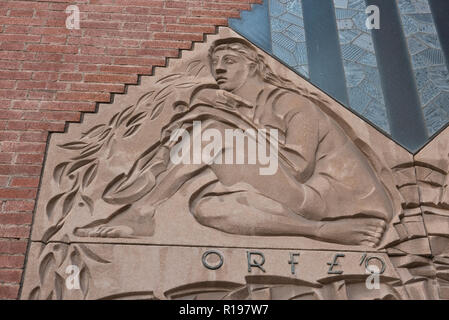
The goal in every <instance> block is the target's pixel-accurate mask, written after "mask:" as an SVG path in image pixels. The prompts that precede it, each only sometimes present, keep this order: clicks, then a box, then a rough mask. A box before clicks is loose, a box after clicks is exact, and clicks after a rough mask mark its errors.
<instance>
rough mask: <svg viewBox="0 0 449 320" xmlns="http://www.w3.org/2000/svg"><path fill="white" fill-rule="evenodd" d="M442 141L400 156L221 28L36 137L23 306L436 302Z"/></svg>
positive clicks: (443, 230)
mask: <svg viewBox="0 0 449 320" xmlns="http://www.w3.org/2000/svg"><path fill="white" fill-rule="evenodd" d="M448 134H449V131H448V130H446V131H445V133H444V134H441V135H440V136H439V138H438V139H435V140H434V141H433V142H432V143H430V144H429V145H428V146H427V147H426V148H424V149H423V150H421V151H420V152H419V153H418V154H417V155H412V154H411V153H409V152H408V151H407V150H405V149H404V148H402V147H401V146H399V145H397V144H396V143H395V142H394V141H392V140H390V139H389V138H388V137H385V136H384V135H382V134H381V133H380V132H378V131H377V130H376V129H375V128H373V127H371V126H370V125H369V124H368V123H366V122H365V121H364V120H362V119H360V118H359V117H357V116H356V115H354V114H352V113H351V112H350V111H348V110H347V109H345V108H344V107H343V106H341V105H339V104H338V103H337V102H335V101H332V100H331V99H330V98H329V97H327V96H326V94H325V93H323V92H321V91H320V90H319V89H317V88H314V87H313V86H312V85H311V84H310V83H308V82H307V81H305V80H304V79H301V78H300V77H298V76H297V74H295V73H294V72H292V71H291V70H289V69H288V68H286V67H284V66H282V65H281V64H280V63H279V62H277V61H275V60H274V59H272V58H271V57H270V56H269V55H268V54H266V53H264V52H263V51H261V50H259V49H258V48H256V47H254V46H253V45H252V44H250V43H249V42H248V41H246V40H245V39H243V38H241V37H239V36H238V35H237V34H236V33H235V32H233V31H232V30H230V29H228V28H220V30H219V32H218V33H217V34H216V35H210V36H208V39H207V40H206V41H205V43H198V44H196V45H195V48H194V49H193V50H187V51H184V52H183V54H182V57H181V58H179V59H172V60H170V61H169V62H168V65H167V67H164V68H158V69H157V70H155V74H154V75H153V76H145V77H142V78H141V82H140V84H139V85H138V86H129V87H128V88H127V92H126V93H125V94H123V95H116V96H114V102H113V103H112V104H110V105H101V106H100V108H99V110H98V112H97V113H95V114H85V115H84V118H83V121H82V122H81V123H79V124H70V125H69V126H68V130H67V132H65V133H62V134H52V135H51V138H50V141H49V144H48V152H47V157H46V163H45V167H44V171H43V175H42V184H41V188H40V191H39V199H38V202H37V206H36V213H35V217H34V223H33V230H32V239H31V241H32V243H31V245H30V250H29V252H30V253H29V256H28V259H27V266H26V269H25V276H24V279H25V280H24V287H23V290H22V294H21V295H22V298H24V299H128V298H138V299H178V298H181V299H188V298H194V299H200V298H209V299H221V298H223V299H247V298H248V299H249V298H261V299H301V298H305V299H312V298H314V299H315V298H316V299H437V298H444V297H446V298H447V297H449V289H448V288H449V286H448V285H447V279H448V275H447V274H448V273H447V272H446V269H447V265H448V264H449V262H448V261H449V260H448V256H449V254H448V252H449V250H448V249H447V248H448V247H449V245H448V243H449V240H448V238H449V236H448V235H449V230H448V228H447V224H448V222H447V220H448V219H447V217H448V216H449V214H448V213H447V207H448V205H447V203H448V201H447V192H446V189H447V188H446V187H447V180H448V179H447V172H448V169H447V168H448V164H447V163H448V161H447V159H448V157H447V155H448V152H449V151H448V147H447V146H448V144H447V143H446V141H447V137H448ZM430 244H432V246H430ZM369 246H371V248H369ZM211 248H214V250H216V251H217V252H219V253H220V254H221V257H222V259H223V260H221V263H220V267H219V268H217V269H213V270H212V269H209V268H207V267H205V265H204V261H203V260H202V259H203V257H204V254H205V252H210V250H211ZM248 252H253V253H255V255H253V258H251V254H249V255H248ZM258 254H259V255H258ZM262 254H263V257H264V259H263V262H264V264H263V269H260V268H258V267H252V269H251V271H248V270H249V268H250V267H251V265H253V266H254V265H255V264H254V261H256V260H257V259H258V260H257V262H258V263H261V264H262V260H261V259H262V258H261V257H262ZM208 257H209V259H210V260H207V261H208V262H207V263H210V264H211V265H213V266H216V265H217V259H218V258H217V257H219V255H218V256H217V255H216V254H215V255H213V254H212V255H209V256H208ZM335 257H338V260H335ZM214 259H215V260H214ZM252 259H256V260H254V261H253V260H252ZM371 263H374V265H376V263H377V265H376V266H378V267H379V265H380V266H382V267H381V268H380V270H383V271H384V272H383V273H381V274H380V275H379V277H378V278H379V279H378V280H379V285H380V290H368V289H367V286H366V280H367V277H368V276H369V274H368V273H367V269H366V267H367V265H370V264H371ZM248 266H250V267H248ZM330 266H333V267H332V268H333V269H332V268H331V269H332V270H335V272H334V271H332V270H331V272H329V268H330ZM67 270H69V271H70V270H72V271H73V272H74V273H72V274H68V273H67ZM292 270H293V271H294V272H293V271H292ZM75 274H77V276H78V277H79V289H76V290H75V289H73V288H68V287H67V285H66V284H67V279H69V277H71V278H70V279H72V278H73V277H75Z"/></svg>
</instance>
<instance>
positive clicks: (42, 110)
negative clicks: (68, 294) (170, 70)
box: [0, 0, 261, 299]
mask: <svg viewBox="0 0 449 320" xmlns="http://www.w3.org/2000/svg"><path fill="white" fill-rule="evenodd" d="M251 3H261V0H172V1H169V0H167V1H165V0H47V1H39V0H27V1H15V0H12V1H8V0H2V1H1V2H0V299H16V298H17V297H18V292H19V288H20V283H21V277H22V271H23V265H24V261H25V254H26V248H27V242H28V238H29V233H30V227H31V221H32V214H33V209H34V204H35V200H36V195H37V188H38V185H39V178H40V174H41V169H42V165H43V159H44V154H45V149H46V140H47V137H48V133H49V132H63V131H64V129H65V124H66V122H67V121H79V120H80V116H81V112H92V111H94V110H95V106H96V103H97V102H109V101H110V99H111V94H113V93H121V92H124V90H125V85H127V84H136V83H137V81H138V75H150V74H151V73H152V68H153V67H155V66H164V65H165V63H166V58H168V57H177V56H178V54H179V50H180V49H189V48H191V45H192V41H202V40H203V37H204V34H206V33H214V32H215V28H216V27H217V26H225V25H227V19H228V18H231V17H239V11H240V10H249V9H250V8H251V7H250V4H251ZM69 5H78V7H79V9H80V18H81V19H80V22H81V23H80V29H79V30H68V29H66V27H65V20H66V18H67V17H68V14H66V13H65V9H66V7H67V6H69Z"/></svg>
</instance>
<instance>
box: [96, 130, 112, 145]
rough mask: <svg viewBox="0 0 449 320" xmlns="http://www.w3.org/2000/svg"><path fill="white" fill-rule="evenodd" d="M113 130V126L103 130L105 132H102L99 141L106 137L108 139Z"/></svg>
mask: <svg viewBox="0 0 449 320" xmlns="http://www.w3.org/2000/svg"><path fill="white" fill-rule="evenodd" d="M111 131H112V129H111V128H108V129H106V130H104V131H103V133H102V134H101V136H100V137H99V139H98V142H101V141H103V140H104V139H106V137H107V136H108V135H109V133H110V132H111Z"/></svg>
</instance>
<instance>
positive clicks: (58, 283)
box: [54, 272, 65, 300]
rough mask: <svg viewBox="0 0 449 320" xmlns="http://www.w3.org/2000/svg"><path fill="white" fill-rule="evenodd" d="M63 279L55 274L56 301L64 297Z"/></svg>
mask: <svg viewBox="0 0 449 320" xmlns="http://www.w3.org/2000/svg"><path fill="white" fill-rule="evenodd" d="M64 282H65V281H64V279H63V278H62V277H61V276H60V275H59V274H58V273H57V272H55V290H54V292H55V296H56V297H55V298H56V300H61V299H62V297H63V296H64Z"/></svg>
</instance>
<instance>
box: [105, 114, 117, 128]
mask: <svg viewBox="0 0 449 320" xmlns="http://www.w3.org/2000/svg"><path fill="white" fill-rule="evenodd" d="M118 115H119V113H116V114H114V116H113V117H112V118H111V120H109V123H108V126H112V125H113V124H114V123H115V120H117V117H118Z"/></svg>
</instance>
